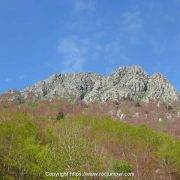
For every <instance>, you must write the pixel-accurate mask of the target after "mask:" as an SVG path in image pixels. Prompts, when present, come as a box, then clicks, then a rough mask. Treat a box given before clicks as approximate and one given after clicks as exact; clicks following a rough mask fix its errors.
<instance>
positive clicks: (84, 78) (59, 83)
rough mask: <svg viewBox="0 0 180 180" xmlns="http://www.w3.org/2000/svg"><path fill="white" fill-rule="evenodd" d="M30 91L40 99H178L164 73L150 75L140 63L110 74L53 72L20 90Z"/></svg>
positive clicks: (165, 100)
mask: <svg viewBox="0 0 180 180" xmlns="http://www.w3.org/2000/svg"><path fill="white" fill-rule="evenodd" d="M28 93H33V94H34V96H35V97H36V98H38V99H53V98H63V99H67V100H73V99H77V98H81V99H82V100H84V101H85V102H87V103H89V102H94V101H100V102H105V101H108V100H111V101H120V100H121V99H130V100H137V99H138V101H149V100H151V99H152V100H158V101H162V102H164V103H171V102H173V101H177V100H178V95H177V92H176V90H175V88H174V87H173V86H172V85H171V84H170V82H169V81H168V80H167V79H166V78H165V77H164V76H163V75H162V74H161V73H156V74H154V75H152V76H149V75H148V74H147V73H146V72H145V71H144V69H143V68H142V67H140V66H137V65H133V66H123V67H119V68H118V69H116V70H115V71H114V72H113V73H112V74H110V75H109V76H102V75H98V74H96V73H73V74H61V73H60V74H54V75H52V76H50V77H49V78H48V79H46V80H44V81H41V82H39V83H37V84H35V85H33V86H31V87H28V88H26V89H24V90H23V91H22V92H21V94H22V95H23V96H24V97H27V94H28Z"/></svg>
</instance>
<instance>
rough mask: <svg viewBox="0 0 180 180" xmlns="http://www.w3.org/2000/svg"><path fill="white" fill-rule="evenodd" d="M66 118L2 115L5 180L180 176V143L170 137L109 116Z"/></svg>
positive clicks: (1, 172)
mask: <svg viewBox="0 0 180 180" xmlns="http://www.w3.org/2000/svg"><path fill="white" fill-rule="evenodd" d="M33 106H34V105H33ZM63 118H64V120H63V121H59V120H57V119H56V118H54V120H52V119H51V120H49V119H48V118H47V117H46V116H44V117H43V118H42V117H38V116H37V115H30V114H27V113H23V112H11V111H9V110H7V109H3V110H1V111H0V179H3V178H4V179H18V178H19V179H38V178H39V179H40V178H42V179H48V178H49V177H46V176H45V172H67V171H71V172H122V173H128V172H134V173H135V179H138V178H139V179H149V178H151V177H155V178H156V179H158V177H159V176H160V175H161V176H164V177H168V176H170V177H175V178H177V177H178V176H179V172H180V141H178V140H176V139H174V138H172V137H170V136H169V135H166V134H164V133H160V132H156V131H154V130H152V129H150V128H148V127H146V126H133V125H129V124H127V123H124V122H119V121H115V120H112V119H111V118H109V117H94V116H90V115H77V116H74V117H64V116H63ZM60 119H62V117H61V118H60ZM126 178H127V177H126Z"/></svg>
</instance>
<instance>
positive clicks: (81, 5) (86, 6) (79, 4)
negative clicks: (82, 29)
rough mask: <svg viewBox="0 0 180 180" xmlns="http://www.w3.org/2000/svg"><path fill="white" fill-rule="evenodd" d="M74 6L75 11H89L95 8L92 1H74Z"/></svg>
mask: <svg viewBox="0 0 180 180" xmlns="http://www.w3.org/2000/svg"><path fill="white" fill-rule="evenodd" d="M74 6H75V10H76V11H91V10H94V8H95V2H94V1H93V0H74Z"/></svg>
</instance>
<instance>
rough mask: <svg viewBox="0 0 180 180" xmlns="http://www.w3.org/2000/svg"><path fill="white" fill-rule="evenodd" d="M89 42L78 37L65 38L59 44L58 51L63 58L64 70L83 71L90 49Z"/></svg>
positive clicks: (62, 65)
mask: <svg viewBox="0 0 180 180" xmlns="http://www.w3.org/2000/svg"><path fill="white" fill-rule="evenodd" d="M87 43H88V42H86V41H85V42H83V41H82V40H79V39H77V38H76V37H69V38H66V39H63V40H62V41H61V42H60V43H59V46H58V53H59V55H60V57H61V58H62V61H61V63H60V64H61V67H62V69H63V71H64V72H80V71H83V67H84V63H85V61H86V57H85V55H86V53H87V51H88V44H87Z"/></svg>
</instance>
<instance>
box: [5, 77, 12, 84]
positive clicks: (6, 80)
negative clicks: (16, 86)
mask: <svg viewBox="0 0 180 180" xmlns="http://www.w3.org/2000/svg"><path fill="white" fill-rule="evenodd" d="M4 81H5V82H6V83H9V82H11V81H12V78H9V77H7V78H5V79H4Z"/></svg>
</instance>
